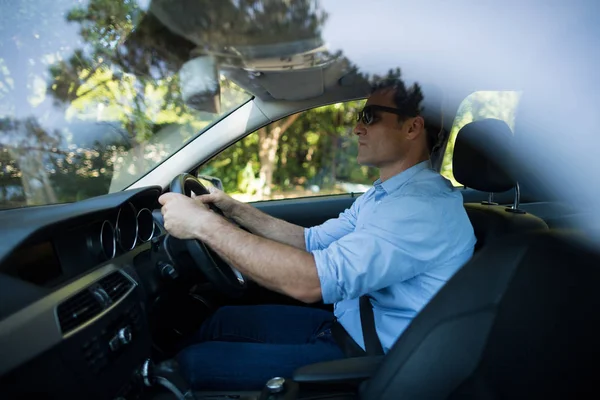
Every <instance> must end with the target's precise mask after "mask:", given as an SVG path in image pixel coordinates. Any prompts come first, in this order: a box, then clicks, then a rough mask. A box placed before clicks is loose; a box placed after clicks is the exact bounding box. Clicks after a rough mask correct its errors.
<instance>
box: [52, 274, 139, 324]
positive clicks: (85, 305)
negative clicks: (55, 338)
mask: <svg viewBox="0 0 600 400" xmlns="http://www.w3.org/2000/svg"><path fill="white" fill-rule="evenodd" d="M133 286H134V283H133V282H132V281H131V280H129V279H128V278H127V277H126V276H125V275H123V274H122V273H121V272H113V273H111V274H109V275H107V276H105V277H104V278H102V279H100V280H99V281H97V282H95V283H93V284H92V285H90V286H88V287H87V288H86V289H85V290H83V291H81V292H79V293H77V294H76V295H75V296H73V297H71V298H70V299H68V300H67V301H65V302H64V303H61V304H60V305H59V306H58V309H57V314H58V321H59V323H60V328H61V330H62V333H63V334H66V333H69V332H70V331H72V330H74V329H76V328H78V327H79V326H81V325H83V324H84V323H86V322H87V321H89V320H90V319H92V318H94V317H95V316H97V315H98V314H100V313H101V312H102V311H103V310H105V309H106V308H108V307H110V306H111V305H113V304H114V303H116V302H118V301H119V300H121V298H123V297H124V296H125V295H126V294H127V293H128V292H129V291H130V290H131V289H132V288H133Z"/></svg>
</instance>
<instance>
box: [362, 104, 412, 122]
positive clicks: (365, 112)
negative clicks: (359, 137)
mask: <svg viewBox="0 0 600 400" xmlns="http://www.w3.org/2000/svg"><path fill="white" fill-rule="evenodd" d="M375 111H383V112H388V113H392V114H396V115H400V116H402V117H406V113H405V112H402V111H400V110H398V109H397V108H391V107H385V106H378V105H370V106H366V107H365V108H363V109H362V111H359V112H358V115H357V116H356V122H362V123H363V124H365V125H371V124H372V123H373V122H375Z"/></svg>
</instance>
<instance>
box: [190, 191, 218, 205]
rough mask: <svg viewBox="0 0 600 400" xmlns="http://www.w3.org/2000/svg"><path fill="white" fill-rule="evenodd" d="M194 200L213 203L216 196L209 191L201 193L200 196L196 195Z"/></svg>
mask: <svg viewBox="0 0 600 400" xmlns="http://www.w3.org/2000/svg"><path fill="white" fill-rule="evenodd" d="M194 200H198V201H200V202H202V203H214V202H215V200H216V198H215V195H214V194H212V193H209V194H203V195H201V196H196V198H195V199H194Z"/></svg>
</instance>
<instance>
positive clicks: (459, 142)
mask: <svg viewBox="0 0 600 400" xmlns="http://www.w3.org/2000/svg"><path fill="white" fill-rule="evenodd" d="M512 138H513V135H512V132H511V130H510V128H509V127H508V125H507V124H506V123H505V122H504V121H501V120H498V119H491V118H490V119H483V120H480V121H475V122H471V123H469V124H467V125H465V126H464V127H463V128H462V129H461V130H460V131H459V132H458V134H457V136H456V142H455V145H454V156H453V159H452V169H453V172H454V177H455V178H456V180H457V181H458V182H460V183H461V184H463V185H464V186H465V187H468V188H472V189H475V190H479V191H483V192H488V193H492V194H493V193H499V192H506V191H508V190H511V189H515V201H514V203H513V205H512V207H505V206H499V205H497V204H495V203H492V202H491V201H488V202H484V203H481V204H477V203H466V204H465V209H466V211H467V214H468V216H469V219H470V220H471V224H472V225H473V229H474V230H475V236H476V237H477V245H476V247H475V250H476V251H478V250H479V249H481V247H482V246H484V245H486V244H487V243H490V242H491V241H492V240H494V239H495V238H499V237H502V236H504V235H507V234H514V233H518V232H527V231H531V230H536V229H548V226H547V225H546V223H545V222H544V221H543V220H542V219H540V218H538V217H536V216H534V215H531V214H528V213H526V212H524V211H523V210H520V209H519V191H518V190H519V188H518V184H517V182H516V181H515V180H514V179H513V178H512V177H511V176H510V174H509V173H508V172H507V170H508V168H507V164H508V163H510V162H511V157H510V156H511V143H512Z"/></svg>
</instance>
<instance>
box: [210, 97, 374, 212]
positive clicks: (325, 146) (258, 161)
mask: <svg viewBox="0 0 600 400" xmlns="http://www.w3.org/2000/svg"><path fill="white" fill-rule="evenodd" d="M363 105H364V100H362V101H350V102H345V103H337V104H331V105H327V106H323V107H318V108H314V109H311V110H308V111H304V112H301V113H298V114H294V115H291V116H289V117H286V118H283V119H281V120H279V121H276V122H273V123H271V124H270V125H267V126H265V127H264V128H261V129H259V130H258V131H256V132H253V133H251V134H250V135H248V136H247V137H245V138H244V139H242V140H240V141H238V142H237V143H235V144H234V145H232V146H230V147H229V148H227V149H225V150H224V151H223V152H221V153H220V154H219V155H217V156H215V157H214V158H213V159H212V160H210V161H209V162H208V163H206V164H205V165H203V166H202V167H201V168H200V169H199V171H198V174H199V175H208V176H214V177H218V178H219V179H221V180H222V183H223V189H224V190H225V191H226V192H227V193H229V194H230V195H231V196H233V197H234V198H236V199H238V200H242V201H261V200H274V199H284V198H294V197H307V196H322V195H331V194H343V193H361V192H365V191H366V190H368V189H369V187H370V186H371V185H372V184H373V181H375V180H376V179H377V178H378V177H379V173H378V171H377V169H375V168H369V167H363V166H360V165H358V164H357V162H356V155H357V152H358V141H357V139H356V137H355V135H354V133H353V129H354V125H355V118H356V113H357V112H358V110H360V109H361V108H362V106H363Z"/></svg>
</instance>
